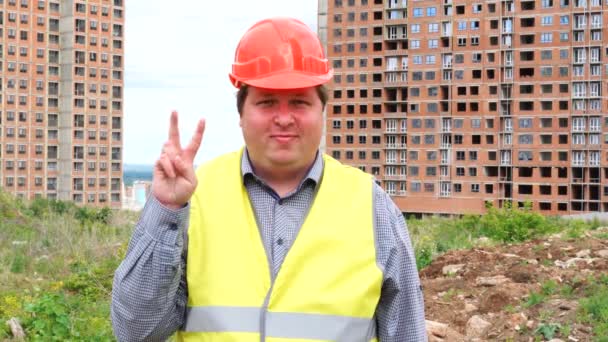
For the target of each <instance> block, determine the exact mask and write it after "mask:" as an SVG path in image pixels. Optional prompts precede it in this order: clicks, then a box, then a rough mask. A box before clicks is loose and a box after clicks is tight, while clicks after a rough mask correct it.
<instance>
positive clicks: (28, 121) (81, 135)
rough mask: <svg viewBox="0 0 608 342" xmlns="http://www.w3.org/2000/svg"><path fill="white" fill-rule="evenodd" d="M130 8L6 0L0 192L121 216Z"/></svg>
mask: <svg viewBox="0 0 608 342" xmlns="http://www.w3.org/2000/svg"><path fill="white" fill-rule="evenodd" d="M124 16H125V13H124V4H123V0H89V1H84V0H82V1H78V0H76V1H73V0H61V1H59V0H0V37H2V39H1V40H0V90H1V92H0V188H2V189H3V190H5V191H9V192H11V193H14V194H16V195H17V196H19V197H23V198H27V199H33V198H36V197H46V198H56V199H62V200H73V201H74V202H76V203H80V204H88V205H98V206H111V207H120V205H121V181H122V121H123V120H122V116H123V112H122V108H123V106H122V94H123V76H124V75H123V58H124V38H123V34H124Z"/></svg>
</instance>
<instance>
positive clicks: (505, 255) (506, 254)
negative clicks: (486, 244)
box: [502, 253, 521, 258]
mask: <svg viewBox="0 0 608 342" xmlns="http://www.w3.org/2000/svg"><path fill="white" fill-rule="evenodd" d="M502 256H504V257H505V258H521V257H520V256H519V255H517V254H511V253H503V254H502Z"/></svg>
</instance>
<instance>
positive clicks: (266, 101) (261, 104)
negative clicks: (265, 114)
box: [256, 99, 274, 106]
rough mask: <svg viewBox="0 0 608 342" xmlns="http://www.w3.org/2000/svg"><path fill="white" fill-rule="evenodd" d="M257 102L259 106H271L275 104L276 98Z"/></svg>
mask: <svg viewBox="0 0 608 342" xmlns="http://www.w3.org/2000/svg"><path fill="white" fill-rule="evenodd" d="M256 104H257V105H258V106H270V105H273V104H274V100H272V99H267V100H260V101H258V102H257V103H256Z"/></svg>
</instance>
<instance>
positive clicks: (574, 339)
mask: <svg viewBox="0 0 608 342" xmlns="http://www.w3.org/2000/svg"><path fill="white" fill-rule="evenodd" d="M568 341H572V342H578V341H579V340H578V338H576V337H574V336H568Z"/></svg>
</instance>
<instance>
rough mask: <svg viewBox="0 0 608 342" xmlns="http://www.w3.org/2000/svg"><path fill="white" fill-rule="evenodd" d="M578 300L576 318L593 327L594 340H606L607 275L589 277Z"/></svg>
mask: <svg viewBox="0 0 608 342" xmlns="http://www.w3.org/2000/svg"><path fill="white" fill-rule="evenodd" d="M584 293H585V297H584V298H582V299H581V300H580V307H579V311H578V318H579V320H580V322H582V323H587V324H589V325H591V326H592V327H593V333H594V334H595V336H596V337H597V338H596V341H598V342H599V341H601V342H606V341H608V275H606V274H603V275H600V276H598V277H596V278H591V279H590V281H589V283H588V285H587V286H586V288H585V290H584Z"/></svg>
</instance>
